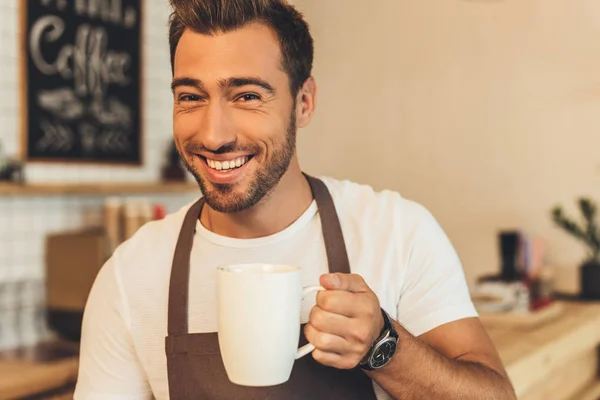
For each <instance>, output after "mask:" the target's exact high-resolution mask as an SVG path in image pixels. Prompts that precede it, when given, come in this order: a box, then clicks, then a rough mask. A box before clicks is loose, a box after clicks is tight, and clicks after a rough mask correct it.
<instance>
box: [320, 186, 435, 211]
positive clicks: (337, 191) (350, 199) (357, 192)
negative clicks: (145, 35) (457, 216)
mask: <svg viewBox="0 0 600 400" xmlns="http://www.w3.org/2000/svg"><path fill="white" fill-rule="evenodd" d="M319 179H321V180H322V181H323V182H324V183H325V185H326V186H327V188H328V189H329V191H330V193H331V196H332V198H333V200H334V203H335V206H336V209H337V210H338V212H339V213H340V214H342V215H347V216H348V215H354V216H361V217H362V218H371V217H374V216H379V217H380V218H386V219H393V218H401V220H403V221H404V222H417V221H418V220H421V219H423V218H428V217H429V216H430V213H429V211H428V210H427V209H426V208H425V207H424V206H423V205H422V204H421V203H418V202H417V201H414V200H411V199H408V198H405V197H403V196H402V195H401V194H400V192H398V191H395V190H390V189H381V190H378V189H375V188H374V187H373V186H371V185H368V184H365V183H359V182H356V181H351V180H347V179H344V180H342V179H336V178H332V177H329V176H320V177H319Z"/></svg>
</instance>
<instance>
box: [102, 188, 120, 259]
mask: <svg viewBox="0 0 600 400" xmlns="http://www.w3.org/2000/svg"><path fill="white" fill-rule="evenodd" d="M121 214H122V201H121V200H120V199H119V198H118V197H109V198H108V199H106V201H105V202H104V230H105V231H106V237H107V242H108V254H112V253H113V252H114V251H115V249H116V248H117V247H118V246H119V244H121V242H122V241H123V226H122V217H121Z"/></svg>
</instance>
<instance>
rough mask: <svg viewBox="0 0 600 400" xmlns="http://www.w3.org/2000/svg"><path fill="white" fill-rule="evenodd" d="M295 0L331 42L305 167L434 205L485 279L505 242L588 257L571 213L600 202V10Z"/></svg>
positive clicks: (303, 144) (573, 5)
mask: <svg viewBox="0 0 600 400" xmlns="http://www.w3.org/2000/svg"><path fill="white" fill-rule="evenodd" d="M366 3H367V2H366V1H364V0H362V1H361V0H327V1H322V0H319V1H317V0H295V1H294V4H296V5H297V6H298V7H299V8H300V9H301V10H302V11H303V12H304V13H305V15H306V17H307V20H308V21H309V23H310V26H311V28H312V33H313V35H314V38H315V43H316V55H315V71H314V73H315V76H316V79H317V83H318V85H319V97H318V111H317V114H316V117H315V119H314V120H313V122H312V124H311V125H310V126H309V127H308V128H307V129H305V130H304V131H303V132H302V133H301V134H300V135H299V138H300V139H299V151H300V155H301V160H302V163H303V165H304V166H305V169H306V170H307V171H309V172H312V173H323V174H328V175H333V176H336V177H339V178H348V179H352V180H357V181H360V182H364V183H368V184H371V185H373V186H375V187H376V188H377V189H383V188H388V189H393V190H397V191H399V192H400V193H401V194H403V195H404V196H405V197H408V198H411V199H414V200H416V201H419V202H421V203H422V204H424V205H425V206H427V207H428V208H429V209H430V210H431V211H432V212H433V214H434V215H435V216H436V217H437V218H438V220H439V221H440V223H441V224H442V226H443V227H444V229H445V230H446V232H447V233H448V235H449V236H450V238H451V240H452V241H453V243H454V245H455V246H456V248H457V250H458V252H459V254H460V256H461V258H462V260H463V263H464V265H465V269H466V272H467V276H468V278H469V279H470V280H471V281H472V280H473V279H474V278H475V277H476V276H478V275H480V274H482V273H484V272H488V271H495V270H496V269H497V268H498V245H497V238H496V234H497V231H498V230H500V229H509V228H522V229H524V230H525V231H526V232H527V233H530V234H533V235H541V236H542V237H544V238H546V239H547V247H548V253H547V262H548V263H549V264H552V265H557V266H565V267H575V266H576V265H578V264H579V263H580V262H581V259H582V257H583V256H584V254H585V253H584V250H583V248H582V247H581V246H580V245H579V244H578V243H576V242H575V241H574V240H572V239H571V238H570V237H567V236H566V235H565V234H564V233H562V232H560V231H558V230H557V229H555V228H553V227H552V223H551V220H550V218H549V212H550V209H551V207H552V206H553V205H554V204H556V203H563V204H566V205H568V206H567V207H566V208H567V210H568V211H573V212H574V211H575V204H574V201H575V198H576V197H578V196H581V195H590V196H595V198H598V197H599V196H600V131H599V126H600V40H599V39H600V2H598V1H596V0H577V1H557V0H518V1H515V0H496V1H494V0H488V1H483V0H481V1H477V0H470V1H433V0H378V1H373V2H368V7H365V4H366Z"/></svg>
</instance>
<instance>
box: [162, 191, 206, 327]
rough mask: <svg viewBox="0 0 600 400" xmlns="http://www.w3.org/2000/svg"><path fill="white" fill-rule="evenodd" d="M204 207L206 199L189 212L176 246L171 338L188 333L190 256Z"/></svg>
mask: <svg viewBox="0 0 600 400" xmlns="http://www.w3.org/2000/svg"><path fill="white" fill-rule="evenodd" d="M203 205H204V197H202V198H201V199H200V200H198V201H197V202H196V203H194V205H193V206H192V207H190V209H189V210H188V211H187V213H186V215H185V218H184V219H183V225H182V226H181V231H179V239H178V240H177V245H176V246H175V254H174V255H173V264H172V266H171V281H170V283H169V307H168V315H167V320H168V322H167V325H168V332H169V336H171V335H179V334H186V333H188V294H189V287H190V255H191V253H192V245H193V244H194V234H195V233H196V224H197V223H198V218H199V216H200V211H202V206H203Z"/></svg>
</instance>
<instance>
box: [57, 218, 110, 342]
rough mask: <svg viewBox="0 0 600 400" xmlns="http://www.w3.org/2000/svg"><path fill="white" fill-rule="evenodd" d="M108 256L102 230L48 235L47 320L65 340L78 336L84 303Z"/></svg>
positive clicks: (106, 241)
mask: <svg viewBox="0 0 600 400" xmlns="http://www.w3.org/2000/svg"><path fill="white" fill-rule="evenodd" d="M108 257H109V254H108V240H107V238H106V234H105V232H104V230H85V231H74V232H62V233H55V234H51V235H49V236H47V238H46V304H47V311H48V322H49V325H50V327H51V328H52V329H54V330H55V331H56V332H57V333H58V334H59V335H61V336H63V337H65V338H66V339H69V340H78V339H79V337H80V330H81V320H82V316H83V310H84V308H85V303H86V301H87V298H88V295H89V293H90V289H91V288H92V285H93V283H94V280H95V279H96V275H97V274H98V271H99V270H100V268H101V267H102V265H104V263H105V262H106V260H107V259H108Z"/></svg>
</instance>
